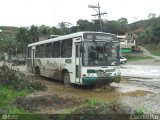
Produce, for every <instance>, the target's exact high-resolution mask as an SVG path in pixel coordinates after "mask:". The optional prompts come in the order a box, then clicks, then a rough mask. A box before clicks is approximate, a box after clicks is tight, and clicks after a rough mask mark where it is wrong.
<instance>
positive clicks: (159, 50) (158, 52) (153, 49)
mask: <svg viewBox="0 0 160 120" xmlns="http://www.w3.org/2000/svg"><path fill="white" fill-rule="evenodd" d="M143 46H144V47H145V48H146V49H147V50H148V51H149V52H150V53H151V54H153V55H155V56H160V46H157V45H156V44H145V45H143Z"/></svg>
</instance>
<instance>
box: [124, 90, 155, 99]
mask: <svg viewBox="0 0 160 120" xmlns="http://www.w3.org/2000/svg"><path fill="white" fill-rule="evenodd" d="M148 94H152V92H149V91H143V90H136V91H133V92H128V93H123V96H132V97H140V96H146V95H148Z"/></svg>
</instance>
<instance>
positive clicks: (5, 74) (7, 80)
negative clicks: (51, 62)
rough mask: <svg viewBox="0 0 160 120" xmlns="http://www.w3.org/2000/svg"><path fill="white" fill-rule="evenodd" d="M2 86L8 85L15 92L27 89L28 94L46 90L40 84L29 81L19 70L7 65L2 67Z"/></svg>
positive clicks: (0, 82)
mask: <svg viewBox="0 0 160 120" xmlns="http://www.w3.org/2000/svg"><path fill="white" fill-rule="evenodd" d="M0 84H3V85H8V86H10V87H12V88H13V89H14V90H24V89H27V91H28V92H33V91H36V90H45V89H46V87H45V86H44V85H42V84H41V83H40V82H38V81H34V80H31V79H29V78H28V77H26V76H25V74H23V73H22V72H20V71H19V70H18V69H17V68H15V67H13V66H7V65H5V63H4V64H3V65H2V66H1V67H0Z"/></svg>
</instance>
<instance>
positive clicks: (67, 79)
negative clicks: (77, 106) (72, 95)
mask: <svg viewBox="0 0 160 120" xmlns="http://www.w3.org/2000/svg"><path fill="white" fill-rule="evenodd" d="M63 81H64V85H65V86H70V76H69V73H68V72H67V71H66V72H64V74H63Z"/></svg>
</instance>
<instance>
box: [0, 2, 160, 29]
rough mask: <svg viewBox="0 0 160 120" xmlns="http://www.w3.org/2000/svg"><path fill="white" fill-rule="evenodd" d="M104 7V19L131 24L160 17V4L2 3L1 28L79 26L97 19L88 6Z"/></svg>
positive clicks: (0, 9) (0, 10)
mask: <svg viewBox="0 0 160 120" xmlns="http://www.w3.org/2000/svg"><path fill="white" fill-rule="evenodd" d="M98 3H99V4H100V6H101V12H107V13H108V14H107V15H105V16H104V17H103V19H108V20H117V19H119V18H121V17H125V18H127V19H128V21H129V23H131V22H134V21H137V20H140V19H146V18H147V16H148V14H149V13H156V14H157V15H158V16H159V15H160V0H0V26H17V27H20V26H30V25H33V24H34V25H38V26H40V25H42V24H44V25H47V26H57V24H58V23H60V22H70V23H72V24H73V25H76V22H77V20H79V19H86V20H89V21H91V20H92V19H94V17H93V16H91V14H96V12H95V11H94V10H93V9H91V8H88V5H90V4H91V5H96V4H98Z"/></svg>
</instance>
